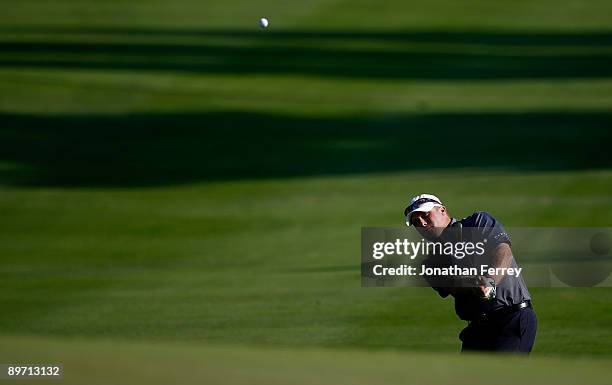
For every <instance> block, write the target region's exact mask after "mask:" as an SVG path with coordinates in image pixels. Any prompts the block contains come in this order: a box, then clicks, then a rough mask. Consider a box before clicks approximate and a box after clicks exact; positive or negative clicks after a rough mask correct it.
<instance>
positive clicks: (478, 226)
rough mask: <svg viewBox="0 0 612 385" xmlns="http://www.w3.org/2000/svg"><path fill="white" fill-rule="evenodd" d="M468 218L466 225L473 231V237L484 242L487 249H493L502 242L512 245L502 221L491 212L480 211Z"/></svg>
mask: <svg viewBox="0 0 612 385" xmlns="http://www.w3.org/2000/svg"><path fill="white" fill-rule="evenodd" d="M466 219H468V220H467V221H466V222H467V223H466V225H467V226H469V227H470V231H472V232H473V234H472V237H473V238H472V239H473V240H474V241H476V242H478V241H482V242H484V243H485V250H489V251H490V250H493V249H495V248H496V247H497V246H499V245H500V244H502V243H507V244H508V245H512V242H511V240H510V236H509V235H508V233H507V232H506V229H505V228H504V226H503V225H502V223H501V222H499V221H498V220H497V219H495V217H493V216H492V215H491V214H489V213H487V212H484V211H478V212H475V213H474V214H472V215H471V216H470V217H468V218H466Z"/></svg>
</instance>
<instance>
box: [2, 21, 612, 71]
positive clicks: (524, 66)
mask: <svg viewBox="0 0 612 385" xmlns="http://www.w3.org/2000/svg"><path fill="white" fill-rule="evenodd" d="M8 32H12V33H19V32H23V33H26V32H27V33H44V34H45V37H44V39H43V40H41V39H40V37H38V38H34V37H33V38H31V40H29V39H17V40H11V39H10V38H9V39H6V40H4V41H3V42H1V43H0V53H1V54H0V67H15V66H23V67H30V68H31V67H35V68H39V67H43V68H73V69H79V68H81V69H83V68H84V69H96V70H155V71H183V72H190V73H208V74H242V75H244V74H253V73H257V74H284V75H312V76H327V77H341V78H374V79H378V78H380V79H384V78H397V79H475V80H476V79H522V78H526V79H531V78H551V79H558V78H595V77H608V76H611V75H612V51H610V47H611V46H612V34H610V33H583V34H570V33H566V32H565V33H563V32H559V33H503V32H461V31H459V32H445V31H442V32H388V33H387V32H362V31H345V32H325V31H310V32H309V31H274V32H268V31H266V32H262V31H245V30H210V31H206V30H203V31H198V30H195V31H189V30H172V29H170V30H155V29H117V30H111V29H103V28H102V29H67V28H63V29H62V28H58V29H51V28H47V29H45V28H41V29H24V30H16V31H8ZM91 34H96V35H98V36H97V39H92V35H91ZM67 36H68V37H70V38H71V41H63V39H65V38H66V37H67ZM100 36H105V37H108V38H113V39H117V38H122V37H124V38H126V40H125V41H118V42H104V41H99V37H100ZM159 37H164V38H174V39H175V40H174V41H172V42H159V41H156V40H155V39H156V38H159ZM185 38H189V40H185ZM194 38H196V39H197V38H201V39H202V40H201V42H197V41H196V42H194ZM368 43H370V44H373V47H375V48H374V49H372V48H367V44H368ZM389 43H393V44H392V45H391V46H386V45H385V44H389ZM347 44H348V47H347ZM364 44H365V45H364ZM380 44H383V45H382V46H377V45H380ZM415 44H416V45H415ZM356 47H359V48H356ZM585 48H587V49H588V50H587V51H585V50H584V49H585Z"/></svg>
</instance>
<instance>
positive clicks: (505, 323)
mask: <svg viewBox="0 0 612 385" xmlns="http://www.w3.org/2000/svg"><path fill="white" fill-rule="evenodd" d="M404 215H405V217H406V224H407V225H408V226H414V227H415V228H416V230H417V231H418V232H419V233H420V234H421V236H423V237H424V238H425V239H427V240H428V241H432V242H434V241H439V242H440V241H441V242H447V241H450V242H479V241H480V242H483V243H482V244H483V245H485V246H484V253H483V254H482V255H481V256H479V257H478V258H461V259H458V257H455V256H452V255H450V256H449V255H445V254H441V255H428V256H427V257H426V258H425V260H424V261H423V264H424V265H425V266H428V267H449V266H451V265H457V264H461V265H463V266H467V265H469V264H471V265H477V264H478V263H481V264H483V265H484V264H486V265H487V266H489V267H491V268H497V270H492V271H505V270H506V269H507V268H518V266H517V264H516V260H515V259H514V257H513V255H512V247H511V242H510V237H509V236H508V234H507V233H506V231H505V229H504V227H503V226H502V224H501V223H500V222H499V221H497V220H496V219H495V218H494V217H493V216H491V215H490V214H488V213H486V212H475V213H473V214H472V215H470V216H468V217H466V218H463V219H459V220H458V219H455V218H452V217H451V216H450V215H449V213H448V210H447V209H446V207H445V206H444V205H443V204H442V202H441V201H440V199H438V197H436V196H434V195H430V194H422V195H418V196H415V197H414V198H412V200H411V202H410V205H408V207H406V209H405V210H404ZM426 279H427V281H428V282H429V284H430V285H431V286H432V287H433V288H434V289H435V290H436V291H437V292H438V293H439V294H440V296H442V298H446V297H448V296H449V295H450V296H452V297H453V298H454V300H455V311H456V313H457V315H458V316H459V318H461V319H463V320H466V321H468V325H467V327H466V328H465V329H463V330H462V331H461V333H460V334H459V339H460V340H461V341H462V347H461V350H462V351H500V352H520V353H529V352H530V351H531V349H532V347H533V344H534V341H535V335H536V329H537V319H536V315H535V312H534V310H533V308H532V305H531V296H530V294H529V291H528V290H527V286H526V285H525V282H524V280H523V277H522V276H514V275H504V274H485V275H479V276H473V277H464V276H462V277H459V276H447V277H435V278H434V277H429V278H426Z"/></svg>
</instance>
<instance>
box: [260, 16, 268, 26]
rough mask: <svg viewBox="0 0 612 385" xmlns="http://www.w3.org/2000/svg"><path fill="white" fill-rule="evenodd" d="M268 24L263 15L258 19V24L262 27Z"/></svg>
mask: <svg viewBox="0 0 612 385" xmlns="http://www.w3.org/2000/svg"><path fill="white" fill-rule="evenodd" d="M268 24H269V23H268V19H266V18H265V17H262V18H261V19H259V25H261V26H262V27H263V28H268Z"/></svg>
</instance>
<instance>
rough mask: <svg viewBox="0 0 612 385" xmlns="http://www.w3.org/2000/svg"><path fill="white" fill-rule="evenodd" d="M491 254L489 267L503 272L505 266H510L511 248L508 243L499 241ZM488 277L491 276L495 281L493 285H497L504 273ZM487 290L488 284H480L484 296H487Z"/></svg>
mask: <svg viewBox="0 0 612 385" xmlns="http://www.w3.org/2000/svg"><path fill="white" fill-rule="evenodd" d="M491 254H492V257H491V265H490V267H493V268H502V269H503V270H495V271H500V272H504V271H506V269H507V268H509V267H510V266H512V248H511V247H510V245H509V244H507V243H500V244H499V245H497V247H495V249H493V252H492V253H491ZM488 277H490V278H492V279H493V281H494V283H495V286H497V285H499V283H500V282H501V281H502V279H504V274H497V275H489V276H488ZM489 290H491V289H490V286H480V291H481V292H482V295H483V296H485V297H487V296H488V294H489Z"/></svg>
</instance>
